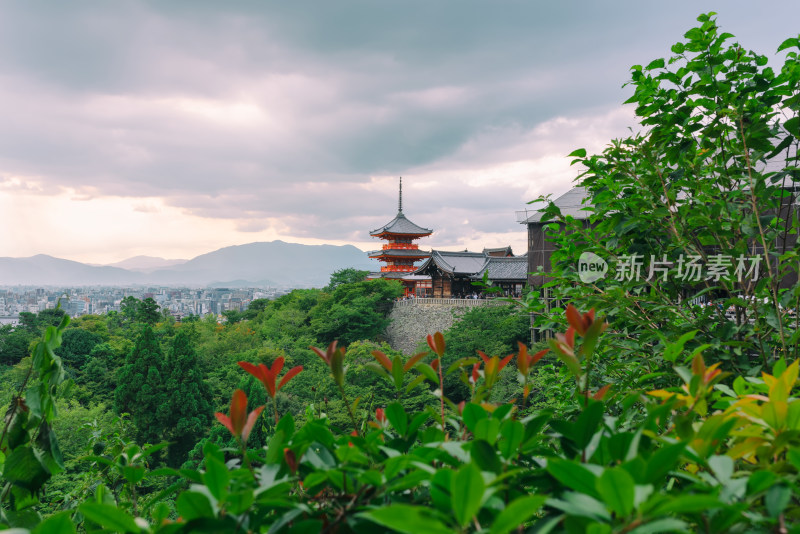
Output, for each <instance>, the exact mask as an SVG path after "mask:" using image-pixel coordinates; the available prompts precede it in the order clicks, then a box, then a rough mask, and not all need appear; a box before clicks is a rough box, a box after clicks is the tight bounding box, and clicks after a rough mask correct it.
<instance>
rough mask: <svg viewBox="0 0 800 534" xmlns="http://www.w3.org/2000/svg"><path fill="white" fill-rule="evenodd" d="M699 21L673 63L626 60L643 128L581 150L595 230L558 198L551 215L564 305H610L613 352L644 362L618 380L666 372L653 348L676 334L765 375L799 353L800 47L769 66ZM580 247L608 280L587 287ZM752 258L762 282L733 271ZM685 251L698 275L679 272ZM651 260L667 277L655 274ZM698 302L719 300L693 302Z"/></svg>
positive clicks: (793, 43)
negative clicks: (607, 270) (605, 270)
mask: <svg viewBox="0 0 800 534" xmlns="http://www.w3.org/2000/svg"><path fill="white" fill-rule="evenodd" d="M698 20H699V22H700V25H699V27H696V28H693V29H691V30H689V31H688V32H687V33H686V34H685V37H686V40H685V41H683V42H679V43H677V44H675V45H674V46H673V47H672V52H673V54H674V55H673V56H672V57H669V58H662V59H656V60H654V61H652V62H650V63H649V64H648V65H646V66H644V67H643V66H641V65H636V66H634V67H633V68H632V70H631V75H632V77H631V81H630V85H631V86H632V87H633V89H634V91H633V96H632V97H631V98H630V99H629V100H628V102H629V103H633V104H634V105H635V106H636V108H635V111H636V116H637V120H638V121H639V124H640V129H639V131H638V132H637V133H635V134H634V135H633V136H631V137H628V138H626V139H620V140H615V141H613V142H612V143H611V145H610V146H609V147H608V148H607V149H606V150H605V151H604V152H603V153H602V154H597V155H589V156H587V155H586V151H585V150H582V149H581V150H576V151H575V152H573V154H572V156H573V157H574V158H575V161H574V162H573V163H579V164H581V165H583V166H584V168H585V171H584V172H583V174H581V176H580V179H579V184H580V185H582V186H583V187H585V188H586V189H587V192H588V195H589V197H590V202H589V204H588V206H587V208H588V210H589V214H590V223H591V224H590V225H584V224H582V222H581V221H575V220H574V219H573V218H572V217H570V216H568V215H562V214H561V213H560V212H559V210H558V208H556V207H555V206H554V205H550V206H549V207H548V208H546V209H545V213H544V217H545V220H548V219H549V220H552V221H557V222H560V223H562V224H561V225H559V226H556V225H554V226H553V228H554V230H556V228H557V230H556V231H553V232H552V234H551V239H552V240H554V241H555V242H557V249H558V251H557V252H556V253H554V254H553V262H554V265H553V276H554V281H553V283H552V287H553V291H555V297H556V299H557V300H560V301H569V300H572V301H574V302H575V304H576V306H578V307H579V308H582V309H589V308H592V307H595V308H598V309H604V310H607V312H608V313H609V316H610V317H611V320H612V322H613V324H614V325H615V329H614V332H613V333H612V334H610V338H611V339H610V340H609V343H608V344H607V345H606V349H607V351H608V353H609V354H612V355H615V356H617V355H630V356H633V357H635V359H634V361H638V362H640V364H641V365H640V366H639V369H638V372H637V371H636V370H635V369H634V368H633V367H632V366H631V365H619V366H617V369H616V371H614V373H613V374H614V378H613V379H614V380H620V381H628V380H636V379H637V376H641V375H644V374H648V375H649V374H650V373H653V372H656V371H658V370H659V365H660V364H661V363H663V360H660V359H653V358H650V355H651V354H653V353H657V354H658V353H661V352H662V350H663V348H664V347H665V346H666V345H667V344H668V342H669V340H676V339H680V338H681V336H686V343H687V344H686V347H687V348H691V349H692V350H693V349H697V348H699V347H701V346H702V347H704V351H705V354H707V355H709V356H710V357H711V358H712V359H713V360H717V361H723V362H724V364H725V366H726V367H727V368H728V369H733V370H737V369H738V370H742V371H748V370H752V372H754V373H757V372H758V366H762V367H764V368H766V367H767V366H768V365H770V364H771V363H772V362H774V361H776V360H777V359H778V358H780V357H781V356H786V357H787V358H792V359H793V358H797V357H798V355H800V349H799V348H798V347H800V328H799V327H800V324H798V320H799V319H798V317H800V314H798V313H797V310H798V305H799V304H800V286H799V285H798V284H797V265H798V252H799V250H798V243H797V233H798V229H800V221H798V218H797V213H798V212H797V204H796V198H797V185H798V181H800V170H798V164H799V163H800V160H799V159H798V157H800V156H799V154H800V153H799V152H798V144H800V117H799V116H798V113H799V112H800V61H798V53H797V49H798V46H799V45H800V41H798V39H797V38H791V39H787V40H786V41H785V42H784V43H783V44H782V45H781V46H780V47H779V50H778V51H779V52H782V51H784V50H786V51H787V52H784V53H785V54H786V55H785V60H784V62H783V64H782V65H777V66H776V67H772V66H769V65H768V58H767V57H766V56H763V55H760V54H758V53H755V52H752V51H747V50H746V49H744V48H743V47H742V46H740V45H739V44H738V43H734V44H729V43H730V40H731V38H732V37H733V36H732V35H730V34H728V33H721V32H720V31H719V28H718V26H717V24H716V21H715V19H714V18H713V16H710V15H703V16H701V17H700V18H699V19H698ZM792 198H794V199H795V200H794V202H795V204H794V208H793V213H792V209H791V208H790V207H789V205H790V202H791V201H792ZM564 226H566V227H567V230H566V231H564ZM584 252H593V253H595V254H598V255H600V256H601V257H603V258H605V259H606V260H608V261H609V262H610V263H611V272H612V275H611V276H607V277H605V278H604V279H601V280H598V281H596V282H594V283H581V282H580V280H579V278H578V276H577V273H576V266H577V264H578V258H579V257H580V255H581V254H582V253H584ZM756 256H757V257H759V258H760V259H761V262H760V265H759V266H758V273H757V276H756V275H754V274H747V273H746V272H744V273H743V274H744V275H743V276H737V275H736V269H737V268H739V264H740V262H741V263H742V264H743V267H744V268H745V271H747V270H749V269H750V268H751V267H752V266H753V264H754V260H753V259H752V258H753V257H756ZM691 258H695V259H696V260H697V263H698V264H699V265H701V267H702V268H703V271H702V273H701V274H700V276H695V275H694V274H691V275H690V273H689V271H688V269H687V268H686V267H685V266H686V265H687V262H688V261H689V260H690V259H691ZM715 258H716V259H715ZM634 261H638V263H639V264H640V265H642V264H644V265H643V267H641V269H642V271H641V275H640V276H636V273H635V268H634V269H633V270H632V269H626V265H633V262H634ZM682 262H683V263H682ZM713 262H720V263H722V262H726V263H727V266H726V268H725V269H724V270H723V271H724V275H723V276H714V275H713V273H711V274H710V272H709V270H708V269H707V268H708V266H710V265H712V264H713ZM681 265H683V267H684V268H683V269H681ZM653 266H655V267H657V268H659V267H661V268H668V269H669V271H667V273H666V276H664V275H663V274H662V273H661V272H659V271H655V272H654V276H649V272H648V271H649V269H648V267H653ZM615 267H616V271H617V276H616V277H615V276H613V270H614V268H615ZM620 269H622V271H620ZM681 271H682V272H681ZM620 272H623V274H625V276H619V273H620ZM700 296H703V297H704V298H706V299H711V300H713V301H714V304H715V305H714V306H702V307H701V306H698V305H696V304H693V303H692V299H695V298H697V297H700ZM728 310H730V311H729V313H728V314H727V315H726V311H728ZM553 311H554V312H555V313H554V314H543V315H540V316H539V319H540V321H539V324H540V325H541V326H543V327H546V328H548V327H552V325H553V324H554V322H557V321H561V319H560V318H559V317H558V316H557V315H558V313H559V312H560V310H559V309H558V308H555V309H554V310H553ZM642 356H647V357H646V358H640V357H642ZM668 357H669V358H671V359H672V360H674V358H676V357H677V354H674V355H673V354H671V353H669V354H668ZM602 361H603V362H606V363H608V362H609V361H610V360H608V359H602ZM628 361H629V362H630V361H631V360H630V359H628ZM666 363H667V364H669V363H671V361H670V360H667V362H666Z"/></svg>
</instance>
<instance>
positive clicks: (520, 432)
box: [498, 419, 525, 460]
mask: <svg viewBox="0 0 800 534" xmlns="http://www.w3.org/2000/svg"><path fill="white" fill-rule="evenodd" d="M500 435H501V436H502V437H503V439H502V440H500V443H498V448H499V450H500V454H502V455H503V458H505V459H506V460H508V459H510V458H512V457H513V456H514V455H515V454H516V453H517V451H518V449H519V446H520V445H521V444H522V439H523V438H524V437H525V427H524V426H522V423H520V422H519V421H514V420H511V419H508V420H506V421H505V422H504V423H503V426H501V427H500Z"/></svg>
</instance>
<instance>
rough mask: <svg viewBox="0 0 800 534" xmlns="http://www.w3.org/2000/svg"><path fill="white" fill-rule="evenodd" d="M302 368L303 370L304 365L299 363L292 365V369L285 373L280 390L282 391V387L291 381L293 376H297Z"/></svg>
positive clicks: (279, 385) (279, 386)
mask: <svg viewBox="0 0 800 534" xmlns="http://www.w3.org/2000/svg"><path fill="white" fill-rule="evenodd" d="M302 370H303V366H302V365H298V366H297V367H292V368H291V369H289V370H288V371H286V374H285V375H283V378H282V379H281V382H280V384H278V391H280V389H281V388H282V387H283V386H285V385H286V384H287V383H288V382H289V380H291V379H292V378H294V377H295V376H297V373H299V372H300V371H302Z"/></svg>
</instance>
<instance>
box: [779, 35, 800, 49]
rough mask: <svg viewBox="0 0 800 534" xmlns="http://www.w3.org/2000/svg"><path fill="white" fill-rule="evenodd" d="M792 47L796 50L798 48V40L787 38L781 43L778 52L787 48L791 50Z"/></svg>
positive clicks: (799, 40)
mask: <svg viewBox="0 0 800 534" xmlns="http://www.w3.org/2000/svg"><path fill="white" fill-rule="evenodd" d="M793 46H794V47H796V48H800V39H798V38H797V37H789V38H788V39H786V40H785V41H784V42H782V43H781V45H780V46H779V47H778V52H782V51H784V50H786V49H787V48H791V47H793Z"/></svg>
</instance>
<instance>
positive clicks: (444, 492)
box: [431, 469, 453, 514]
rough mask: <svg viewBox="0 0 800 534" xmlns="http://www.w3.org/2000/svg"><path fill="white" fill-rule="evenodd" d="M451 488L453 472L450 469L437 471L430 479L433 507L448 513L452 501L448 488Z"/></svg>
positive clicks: (451, 506)
mask: <svg viewBox="0 0 800 534" xmlns="http://www.w3.org/2000/svg"><path fill="white" fill-rule="evenodd" d="M452 487H453V471H452V470H451V469H439V470H438V471H436V473H434V475H433V478H432V479H431V500H432V501H433V504H434V506H436V508H438V509H439V510H440V511H442V512H446V513H448V514H449V513H450V511H451V510H452V508H453V500H452V495H451V492H450V488H452Z"/></svg>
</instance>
